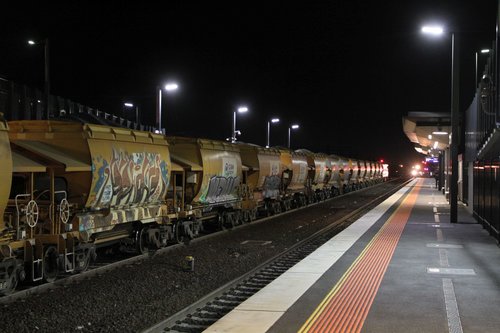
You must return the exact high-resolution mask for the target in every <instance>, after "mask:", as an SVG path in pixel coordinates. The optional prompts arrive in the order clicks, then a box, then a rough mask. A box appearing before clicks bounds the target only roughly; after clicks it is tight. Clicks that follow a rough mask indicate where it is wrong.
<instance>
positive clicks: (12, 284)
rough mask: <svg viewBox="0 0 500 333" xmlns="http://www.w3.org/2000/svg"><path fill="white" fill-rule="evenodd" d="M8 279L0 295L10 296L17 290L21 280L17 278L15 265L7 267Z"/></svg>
mask: <svg viewBox="0 0 500 333" xmlns="http://www.w3.org/2000/svg"><path fill="white" fill-rule="evenodd" d="M7 274H8V279H7V281H6V286H5V289H4V290H3V291H2V292H1V293H0V295H2V296H7V295H10V294H12V293H13V292H14V290H16V287H17V283H18V282H19V279H18V278H17V271H16V267H15V265H12V266H10V267H7Z"/></svg>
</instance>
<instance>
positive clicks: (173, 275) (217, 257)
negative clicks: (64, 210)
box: [0, 191, 381, 333]
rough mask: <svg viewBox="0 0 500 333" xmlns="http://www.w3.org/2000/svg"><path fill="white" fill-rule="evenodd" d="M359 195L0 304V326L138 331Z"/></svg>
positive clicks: (333, 216)
mask: <svg viewBox="0 0 500 333" xmlns="http://www.w3.org/2000/svg"><path fill="white" fill-rule="evenodd" d="M379 192H381V191H379ZM366 194H367V193H364V195H363V197H360V196H359V195H358V194H353V195H351V196H347V197H341V198H338V199H335V200H331V201H328V202H324V203H321V204H318V205H314V206H311V207H308V208H306V209H303V210H300V211H295V212H291V213H289V214H286V215H283V216H280V217H276V218H274V219H271V220H267V221H263V222H261V223H251V224H248V225H245V226H244V227H241V228H236V229H233V230H229V231H226V232H222V233H220V234H218V235H216V236H214V237H209V238H207V239H200V240H198V241H196V242H192V243H191V244H189V245H187V246H181V247H178V248H175V249H173V250H171V251H167V252H165V253H161V254H152V255H151V256H150V257H149V258H147V259H144V260H140V261H136V262H134V263H132V264H127V265H124V266H121V267H118V268H115V269H113V270H111V271H109V272H106V273H103V274H100V275H97V276H92V277H89V278H87V279H83V280H80V281H75V282H72V283H70V284H67V285H64V286H61V287H58V288H55V289H52V290H50V291H47V292H43V293H40V294H36V295H32V296H30V297H29V298H26V299H21V300H18V301H14V302H12V303H9V304H3V305H1V306H2V310H1V311H0V331H1V332H16V333H19V332H80V331H81V332H140V331H141V330H143V329H145V328H147V327H150V326H152V325H154V324H155V323H157V322H159V321H161V320H164V319H166V318H168V317H170V316H171V315H173V314H175V313H176V312H178V311H180V310H182V309H183V308H185V307H186V306H188V305H190V304H191V303H193V302H195V301H196V300H198V299H200V298H201V297H203V296H205V295H207V294H209V293H210V292H212V291H214V290H216V289H217V288H219V287H221V286H222V285H224V284H226V283H228V282H230V281H232V280H234V279H236V278H238V277H240V276H241V275H243V274H245V273H246V272H248V271H250V270H252V269H253V268H255V267H256V266H258V265H260V264H261V263H263V262H265V261H266V260H268V259H269V258H272V257H273V256H275V255H277V254H279V253H281V252H283V251H285V250H286V249H287V248H289V247H291V246H293V245H294V244H295V243H297V242H298V241H300V240H302V239H304V238H306V237H308V236H309V235H311V234H312V233H314V232H316V231H317V230H320V229H322V228H323V227H324V226H326V225H328V224H329V223H332V222H333V221H335V220H337V219H338V218H340V217H341V216H343V215H345V214H346V212H347V211H349V210H350V208H351V207H353V206H356V207H357V206H359V205H360V203H362V202H363V201H365V200H370V199H371V198H372V197H370V196H367V195H366ZM186 256H192V257H194V260H195V262H194V271H186V270H185V257H186Z"/></svg>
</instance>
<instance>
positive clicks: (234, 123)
mask: <svg viewBox="0 0 500 333" xmlns="http://www.w3.org/2000/svg"><path fill="white" fill-rule="evenodd" d="M245 112H248V108H247V107H246V106H240V107H238V109H236V111H233V128H232V131H231V133H232V134H231V135H232V136H231V142H232V143H235V142H236V134H237V133H236V132H238V134H241V132H240V131H237V130H236V113H245Z"/></svg>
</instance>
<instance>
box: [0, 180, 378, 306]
mask: <svg viewBox="0 0 500 333" xmlns="http://www.w3.org/2000/svg"><path fill="white" fill-rule="evenodd" d="M379 185H381V184H379ZM374 187H377V185H376V186H373V187H369V188H365V189H362V190H359V191H354V192H350V193H347V194H344V195H341V196H337V197H334V198H331V199H327V200H326V201H322V202H318V203H313V204H310V205H307V206H304V207H300V208H296V209H292V210H289V211H286V212H282V213H280V214H275V215H272V216H269V217H264V218H261V219H258V220H256V221H254V222H252V223H249V224H243V225H239V226H236V227H234V228H232V229H226V230H220V231H216V232H213V233H210V234H206V235H204V236H202V237H199V238H195V239H193V240H191V242H190V243H192V244H194V243H197V242H199V241H202V240H206V239H208V238H211V237H217V236H218V235H220V234H221V233H226V232H231V231H232V230H236V229H239V228H245V227H247V226H249V225H254V224H257V223H263V222H265V221H267V220H270V219H275V218H278V217H280V216H284V215H287V214H291V213H293V212H296V211H298V210H302V209H305V208H310V207H313V206H314V205H318V204H321V203H324V202H328V201H331V200H335V199H339V198H342V197H347V196H352V195H355V194H361V193H363V191H364V190H367V189H370V188H374ZM353 213H354V212H353ZM353 213H351V214H349V215H347V216H346V217H345V218H344V219H342V221H345V220H347V219H349V218H350V216H352V215H353ZM339 231H340V230H339ZM337 232H338V231H337ZM183 246H185V244H182V243H181V244H172V245H170V246H167V247H166V248H162V249H160V250H157V251H155V252H149V253H146V254H141V255H130V256H126V258H125V259H120V260H118V261H116V260H113V259H112V258H106V259H105V260H102V258H101V259H99V260H98V261H97V262H96V263H95V264H92V265H91V266H90V267H89V269H88V270H87V271H85V272H82V273H79V274H76V275H66V276H62V277H60V278H58V279H57V280H56V281H54V282H50V283H44V284H41V285H34V286H25V287H24V289H21V290H18V291H16V292H15V293H13V294H11V295H7V296H3V297H0V304H8V303H11V302H14V301H18V300H22V299H25V298H29V297H31V296H33V295H36V294H41V293H44V292H47V291H49V290H53V289H57V288H61V287H63V286H65V285H69V284H72V283H75V282H78V281H81V280H85V279H90V278H92V277H94V276H99V275H102V274H106V272H109V271H111V270H114V269H116V268H119V267H122V266H126V265H131V264H134V263H136V262H138V261H141V260H147V259H148V258H150V257H151V256H156V255H162V254H165V253H168V252H170V251H173V250H175V249H177V248H179V247H183ZM306 255H307V254H306ZM122 258H123V256H122ZM290 262H291V261H290ZM280 265H281V264H280ZM291 266H293V265H291ZM291 266H290V267H291ZM287 269H288V268H287ZM285 270H286V269H285ZM252 272H254V271H252ZM252 272H250V273H249V275H246V276H250V275H251V274H252ZM243 279H245V277H242V278H241V279H238V281H239V280H243ZM257 280H258V278H257ZM264 280H267V278H265V279H264ZM234 282H237V281H234ZM259 283H261V282H259ZM238 297H240V296H238Z"/></svg>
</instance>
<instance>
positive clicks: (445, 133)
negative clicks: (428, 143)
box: [432, 126, 448, 135]
mask: <svg viewBox="0 0 500 333" xmlns="http://www.w3.org/2000/svg"><path fill="white" fill-rule="evenodd" d="M432 134H434V135H448V132H446V131H443V129H442V128H441V126H438V128H437V131H433V132H432Z"/></svg>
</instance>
